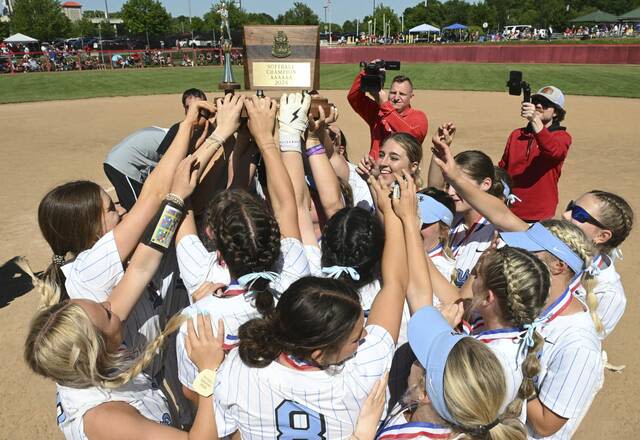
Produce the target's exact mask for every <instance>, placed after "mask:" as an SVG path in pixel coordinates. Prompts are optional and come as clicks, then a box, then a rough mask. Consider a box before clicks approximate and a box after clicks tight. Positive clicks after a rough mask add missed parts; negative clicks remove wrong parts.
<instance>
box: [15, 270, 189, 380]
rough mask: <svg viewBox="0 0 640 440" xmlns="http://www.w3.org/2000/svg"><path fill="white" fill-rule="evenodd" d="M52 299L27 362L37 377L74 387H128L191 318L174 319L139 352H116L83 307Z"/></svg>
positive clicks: (34, 327)
mask: <svg viewBox="0 0 640 440" xmlns="http://www.w3.org/2000/svg"><path fill="white" fill-rule="evenodd" d="M21 267H23V268H25V269H26V272H27V273H28V274H29V275H31V276H32V277H33V279H34V284H36V286H37V287H39V288H40V289H41V291H43V292H47V291H49V290H50V287H48V285H47V284H46V283H44V282H43V281H41V280H39V279H38V278H36V277H35V275H33V272H32V271H31V269H29V266H28V265H27V264H26V262H24V261H21ZM51 298H52V296H51V294H50V292H49V293H47V294H45V295H44V296H43V299H44V301H45V303H44V309H42V310H40V311H38V312H37V313H36V315H35V317H34V318H33V319H32V321H31V324H30V325H29V332H28V335H27V339H26V341H25V346H24V359H25V362H26V363H27V365H28V366H29V368H31V370H32V371H33V372H34V373H36V374H39V375H41V376H44V377H47V378H50V379H52V380H54V381H55V382H56V383H58V384H60V385H64V386H69V387H73V388H89V387H93V386H97V387H103V388H117V387H119V386H121V385H124V384H125V383H127V382H129V381H130V380H131V379H133V378H134V377H135V376H137V375H138V374H140V373H141V372H142V370H143V369H144V368H145V367H146V366H147V365H149V364H150V363H151V361H152V360H153V358H154V357H155V355H156V353H157V351H158V350H160V349H161V348H162V347H163V345H164V343H165V341H166V338H167V336H168V335H170V334H171V333H173V332H174V331H176V330H177V329H178V328H180V325H182V323H183V322H184V321H185V320H186V319H188V317H187V316H183V315H181V314H177V315H175V316H173V317H172V318H171V319H170V320H169V322H167V325H166V327H165V329H164V330H163V331H162V333H161V334H160V335H158V337H156V339H154V340H153V341H152V342H151V343H149V344H148V345H147V346H146V347H144V348H143V349H141V350H138V351H135V352H134V351H131V350H122V351H117V352H115V353H112V352H109V350H108V348H107V340H106V338H105V336H104V335H103V334H102V332H101V331H100V330H99V329H97V328H96V326H95V325H94V324H93V322H92V321H91V318H90V317H89V315H88V314H87V313H86V312H85V311H84V309H83V308H82V307H81V306H80V305H79V304H76V303H72V302H71V301H70V300H65V301H62V302H57V303H55V304H53V305H51V304H47V303H46V301H47V300H48V299H51ZM138 353H139V354H138Z"/></svg>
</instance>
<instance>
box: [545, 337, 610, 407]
mask: <svg viewBox="0 0 640 440" xmlns="http://www.w3.org/2000/svg"><path fill="white" fill-rule="evenodd" d="M602 374H603V366H602V353H601V352H600V351H597V350H594V349H591V348H587V347H580V346H576V345H573V346H570V348H568V349H566V350H562V352H559V353H558V354H557V356H555V358H554V359H553V360H552V361H551V363H550V365H549V368H548V370H547V374H546V376H545V378H544V380H543V382H542V384H541V386H540V390H539V392H538V396H539V398H540V401H541V402H542V403H543V404H544V406H546V407H547V408H549V409H550V410H551V411H553V412H554V413H556V414H558V415H559V416H560V417H563V418H566V419H570V418H572V417H576V416H578V415H579V414H582V413H584V410H585V409H586V408H588V407H589V406H590V405H591V402H592V401H593V398H594V397H595V395H596V393H597V392H598V390H599V385H600V384H601V377H602Z"/></svg>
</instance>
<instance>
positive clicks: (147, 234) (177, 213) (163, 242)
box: [142, 196, 184, 253]
mask: <svg viewBox="0 0 640 440" xmlns="http://www.w3.org/2000/svg"><path fill="white" fill-rule="evenodd" d="M176 197H177V196H176ZM183 203H184V202H183ZM183 209H184V208H183V207H182V206H179V205H178V204H177V203H175V202H173V201H171V200H165V201H164V202H163V203H162V205H160V209H158V213H157V214H156V215H155V216H154V217H153V220H151V222H150V223H149V225H148V226H147V229H146V230H145V231H144V234H143V235H142V243H144V244H146V245H147V246H149V247H152V248H154V249H156V250H158V251H160V252H162V253H164V252H165V251H166V250H167V249H169V246H170V245H171V241H172V240H173V236H174V235H175V233H176V231H177V230H178V225H179V224H180V220H182V215H183Z"/></svg>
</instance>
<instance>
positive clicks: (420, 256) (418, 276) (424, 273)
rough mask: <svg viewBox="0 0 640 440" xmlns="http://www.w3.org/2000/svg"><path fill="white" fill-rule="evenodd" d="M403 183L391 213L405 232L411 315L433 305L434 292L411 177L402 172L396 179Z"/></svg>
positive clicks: (414, 188) (408, 295)
mask: <svg viewBox="0 0 640 440" xmlns="http://www.w3.org/2000/svg"><path fill="white" fill-rule="evenodd" d="M396 180H397V181H398V182H402V185H401V187H402V189H401V191H400V198H399V199H396V198H394V199H393V200H392V206H393V211H394V212H395V213H396V215H397V216H398V217H399V218H400V221H401V222H402V227H403V229H404V242H405V246H406V248H407V263H408V268H409V282H408V285H407V303H408V304H409V311H410V312H411V314H413V313H415V312H416V311H417V310H418V309H420V308H422V307H424V306H431V305H433V289H432V287H431V279H430V276H429V265H428V263H427V254H426V253H425V252H424V247H423V246H422V237H421V236H420V228H419V226H418V224H419V223H418V222H419V220H418V209H417V208H418V200H417V198H416V185H415V183H414V181H413V178H411V175H410V174H409V173H407V172H406V171H404V170H403V176H399V175H396Z"/></svg>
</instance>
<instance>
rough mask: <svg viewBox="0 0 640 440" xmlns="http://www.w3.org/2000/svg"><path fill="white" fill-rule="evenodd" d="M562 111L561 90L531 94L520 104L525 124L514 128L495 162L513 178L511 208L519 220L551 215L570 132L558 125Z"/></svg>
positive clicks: (567, 150) (553, 209) (540, 218)
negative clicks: (529, 98) (514, 199)
mask: <svg viewBox="0 0 640 440" xmlns="http://www.w3.org/2000/svg"><path fill="white" fill-rule="evenodd" d="M565 114H566V111H565V109H564V95H563V94H562V91H560V89H558V88H557V87H553V86H546V87H543V88H541V89H540V90H539V91H538V93H536V94H535V95H533V96H531V102H530V103H529V102H524V103H522V108H521V115H522V117H523V118H525V119H527V120H528V121H529V123H528V124H527V126H526V127H524V128H518V129H516V130H514V131H513V132H512V133H511V135H510V136H509V139H508V140H507V145H506V146H505V148H504V153H503V154H502V159H501V160H500V164H499V165H500V167H502V168H504V169H505V170H506V171H507V173H508V174H509V176H511V179H512V180H513V188H512V190H513V193H514V194H515V195H516V196H517V197H518V198H519V199H520V201H517V202H516V203H515V204H514V205H512V206H511V209H512V211H513V212H514V214H516V215H517V216H518V217H520V218H521V219H523V220H526V221H538V220H544V219H548V218H551V217H553V216H554V215H555V212H556V207H557V205H558V180H559V179H560V174H561V172H562V164H563V163H564V160H565V159H566V157H567V154H568V152H569V146H571V135H569V133H567V131H566V128H565V127H561V126H560V122H561V121H562V120H563V119H564V116H565Z"/></svg>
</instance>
